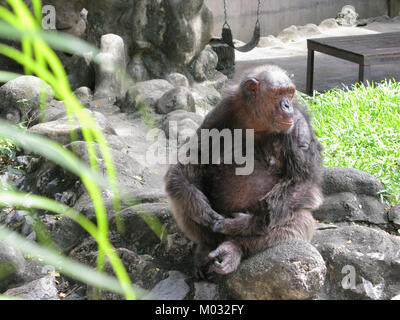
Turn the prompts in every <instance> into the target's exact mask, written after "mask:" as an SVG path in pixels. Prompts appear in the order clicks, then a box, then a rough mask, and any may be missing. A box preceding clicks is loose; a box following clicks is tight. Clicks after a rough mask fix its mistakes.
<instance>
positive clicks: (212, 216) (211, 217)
mask: <svg viewBox="0 0 400 320" xmlns="http://www.w3.org/2000/svg"><path fill="white" fill-rule="evenodd" d="M223 219H224V217H223V216H221V215H220V214H218V213H217V212H215V211H214V210H213V209H211V208H210V209H209V210H207V211H204V212H203V214H202V216H201V219H200V221H196V222H198V223H200V224H202V225H204V226H206V227H209V228H213V227H214V225H215V224H216V223H218V221H221V220H223Z"/></svg>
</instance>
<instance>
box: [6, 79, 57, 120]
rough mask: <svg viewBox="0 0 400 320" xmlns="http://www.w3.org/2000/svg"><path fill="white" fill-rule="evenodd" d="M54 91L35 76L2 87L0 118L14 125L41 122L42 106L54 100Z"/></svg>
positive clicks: (10, 82)
mask: <svg viewBox="0 0 400 320" xmlns="http://www.w3.org/2000/svg"><path fill="white" fill-rule="evenodd" d="M53 94H54V92H53V89H52V88H51V87H50V86H49V85H48V84H47V83H45V82H44V81H42V80H41V79H39V78H37V77H34V76H22V77H18V78H16V79H14V80H11V81H9V82H7V83H6V84H4V85H3V86H2V87H0V101H1V102H0V117H1V118H4V119H7V120H8V121H9V122H11V123H13V124H18V123H20V122H26V124H27V125H32V124H35V123H38V122H39V115H40V104H41V102H43V105H46V104H47V103H48V102H50V101H51V100H52V99H53Z"/></svg>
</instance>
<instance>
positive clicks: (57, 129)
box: [29, 110, 116, 145]
mask: <svg viewBox="0 0 400 320" xmlns="http://www.w3.org/2000/svg"><path fill="white" fill-rule="evenodd" d="M86 111H87V112H88V113H89V114H91V116H92V117H93V119H94V120H95V121H96V123H97V125H98V126H99V128H100V129H101V130H102V131H103V133H104V134H111V135H112V134H116V132H115V130H114V129H113V127H111V125H110V123H109V121H108V120H107V118H106V117H105V116H104V115H103V114H101V113H99V112H96V111H89V110H86ZM72 131H74V132H75V133H76V135H77V139H78V141H82V140H83V134H82V125H81V124H80V123H79V122H78V121H75V122H73V123H71V124H70V123H69V121H68V117H63V118H61V119H58V120H55V121H50V122H45V123H39V124H37V125H35V126H33V127H32V128H30V129H29V132H31V133H34V134H38V135H41V136H44V137H46V138H49V139H52V140H54V141H57V142H58V143H60V144H63V145H65V144H68V143H70V142H71V132H72Z"/></svg>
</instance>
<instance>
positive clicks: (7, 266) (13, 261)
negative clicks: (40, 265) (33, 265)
mask: <svg viewBox="0 0 400 320" xmlns="http://www.w3.org/2000/svg"><path fill="white" fill-rule="evenodd" d="M25 265H26V262H25V258H24V256H23V255H22V253H21V252H19V251H18V250H17V249H15V248H14V247H11V246H8V245H4V244H1V243H0V274H1V281H0V292H2V291H4V290H5V289H7V286H8V285H9V283H12V282H13V281H15V279H16V278H18V277H19V276H20V275H22V274H23V272H24V271H25Z"/></svg>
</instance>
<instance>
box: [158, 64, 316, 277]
mask: <svg viewBox="0 0 400 320" xmlns="http://www.w3.org/2000/svg"><path fill="white" fill-rule="evenodd" d="M294 92H295V87H294V85H293V83H292V82H291V80H290V79H289V78H288V77H287V75H286V73H284V72H283V71H282V70H281V69H279V68H277V67H273V66H267V67H265V68H262V69H257V70H255V71H254V72H253V73H252V74H250V75H249V76H247V77H246V78H245V79H244V81H243V82H242V84H241V85H240V86H239V88H237V89H236V90H235V91H234V92H233V93H232V94H231V95H230V96H228V97H227V98H225V99H224V100H223V101H222V102H221V103H220V105H219V106H218V107H217V108H215V109H214V110H213V111H212V112H210V113H209V115H208V116H207V117H206V119H205V120H204V122H203V124H202V125H201V127H200V128H199V130H198V133H197V135H198V136H199V137H200V129H218V130H223V129H229V130H233V129H254V130H255V145H254V148H255V156H254V157H255V162H254V171H253V172H252V173H251V174H250V175H247V176H246V175H244V176H239V175H236V174H235V169H236V168H237V167H238V165H236V164H235V163H233V164H224V154H223V150H224V148H223V146H224V145H223V143H222V144H221V152H222V154H223V155H222V164H219V165H218V164H198V165H193V164H187V165H183V164H177V165H173V166H171V167H170V169H169V171H168V173H167V175H166V178H165V181H166V190H167V193H168V195H169V199H170V203H171V208H172V212H173V214H174V217H175V219H176V221H177V223H178V225H179V227H180V228H181V229H182V231H183V232H184V233H185V234H186V235H187V237H188V238H190V239H191V240H193V241H194V242H196V243H197V244H198V249H197V252H196V257H195V260H196V262H195V267H196V275H197V276H198V277H204V276H205V274H206V273H207V272H208V271H209V270H208V269H209V267H210V266H213V269H214V270H215V271H216V272H218V273H220V274H227V273H230V272H233V271H234V270H235V269H236V268H237V267H238V265H239V263H240V260H241V258H242V257H243V256H244V257H246V256H249V255H252V254H254V253H257V252H260V251H262V250H264V249H265V248H268V247H272V246H275V245H277V244H279V243H282V242H285V241H287V240H289V239H303V240H306V241H310V240H311V238H312V234H313V230H314V220H313V218H312V215H311V211H312V210H315V209H316V208H318V206H319V205H320V204H321V201H322V195H321V192H320V168H321V147H320V144H319V142H318V141H317V139H316V137H315V135H314V133H313V131H312V129H311V127H310V124H309V119H308V116H307V114H306V112H305V111H304V110H303V108H302V107H300V106H299V105H298V104H297V102H296V100H295V99H294ZM290 124H291V125H290ZM289 125H290V127H289ZM243 140H245V139H244V138H243ZM243 145H244V146H246V144H245V141H244V143H243ZM198 150H199V153H201V147H200V144H199V149H198Z"/></svg>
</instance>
